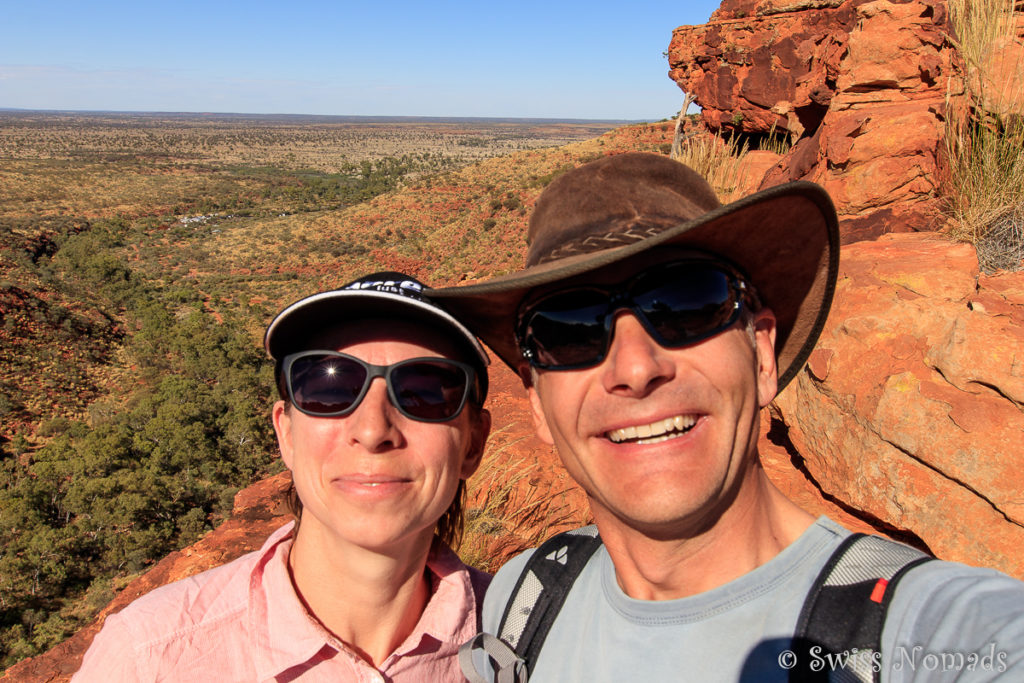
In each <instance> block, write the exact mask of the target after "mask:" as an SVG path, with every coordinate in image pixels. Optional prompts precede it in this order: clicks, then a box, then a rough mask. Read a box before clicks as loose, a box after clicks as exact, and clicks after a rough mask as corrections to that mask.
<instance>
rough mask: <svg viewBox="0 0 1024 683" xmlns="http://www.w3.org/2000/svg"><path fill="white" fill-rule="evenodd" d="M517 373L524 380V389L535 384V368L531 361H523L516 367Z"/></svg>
mask: <svg viewBox="0 0 1024 683" xmlns="http://www.w3.org/2000/svg"><path fill="white" fill-rule="evenodd" d="M516 374H518V375H519V379H520V380H521V381H522V383H523V388H524V389H529V388H530V387H532V386H533V370H532V368H531V367H530V364H529V363H527V362H526V361H523V362H521V363H520V364H519V367H518V368H516Z"/></svg>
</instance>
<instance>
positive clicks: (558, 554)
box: [544, 545, 569, 565]
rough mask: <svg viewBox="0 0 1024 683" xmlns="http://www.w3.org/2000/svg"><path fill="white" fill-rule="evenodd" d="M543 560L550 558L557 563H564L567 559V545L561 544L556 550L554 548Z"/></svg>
mask: <svg viewBox="0 0 1024 683" xmlns="http://www.w3.org/2000/svg"><path fill="white" fill-rule="evenodd" d="M544 559H545V560H551V561H553V562H557V563H558V564H563V565H564V564H565V563H566V562H567V561H568V559H569V546H567V545H563V546H562V547H561V548H559V549H558V550H555V551H554V552H552V553H551V554H550V555H548V556H547V557H545V558H544Z"/></svg>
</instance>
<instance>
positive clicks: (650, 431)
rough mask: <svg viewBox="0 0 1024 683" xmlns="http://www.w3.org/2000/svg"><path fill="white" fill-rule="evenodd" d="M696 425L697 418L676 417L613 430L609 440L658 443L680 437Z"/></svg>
mask: <svg viewBox="0 0 1024 683" xmlns="http://www.w3.org/2000/svg"><path fill="white" fill-rule="evenodd" d="M695 424H697V418H696V416H694V415H676V416H675V417H667V418H665V419H664V420H658V421H657V422H652V423H651V424H647V425H636V426H633V427H623V428H622V429H615V430H612V431H610V432H608V438H609V439H611V440H612V441H614V442H615V443H622V442H623V441H634V440H635V441H637V442H638V443H644V444H648V443H658V442H659V441H665V440H666V439H671V438H673V437H675V436H679V435H680V434H682V433H684V432H686V431H688V430H689V429H690V428H691V427H693V425H695Z"/></svg>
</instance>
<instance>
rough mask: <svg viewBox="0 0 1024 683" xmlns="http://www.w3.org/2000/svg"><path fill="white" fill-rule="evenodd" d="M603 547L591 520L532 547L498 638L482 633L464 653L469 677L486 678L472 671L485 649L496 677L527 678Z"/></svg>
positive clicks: (500, 679) (464, 669) (498, 678)
mask: <svg viewBox="0 0 1024 683" xmlns="http://www.w3.org/2000/svg"><path fill="white" fill-rule="evenodd" d="M600 546H601V537H600V536H598V534H597V527H596V526H593V525H591V526H587V527H583V528H581V529H573V530H572V531H566V532H564V533H561V534H557V535H556V536H552V537H551V538H549V539H548V540H547V541H545V542H544V543H542V544H541V545H540V547H538V548H537V549H536V550H535V551H534V552H533V554H532V555H531V556H530V558H529V559H528V560H527V561H526V564H525V565H524V566H523V570H522V572H521V573H520V574H519V579H518V580H517V581H516V585H515V588H514V589H513V590H512V594H511V595H510V596H509V598H508V601H507V602H506V603H505V611H504V613H503V614H502V615H501V623H500V624H499V626H498V637H497V638H495V637H494V636H491V635H489V634H479V635H478V636H477V637H476V638H474V639H473V640H471V641H469V642H468V643H466V644H465V645H463V646H462V648H461V650H460V652H459V655H460V663H462V668H463V673H464V674H466V677H467V678H468V679H469V680H470V681H474V682H475V681H478V680H483V679H481V678H480V677H479V675H476V677H473V676H470V674H469V672H468V671H467V668H468V667H470V666H471V665H470V662H471V654H472V650H473V649H483V650H484V652H485V653H486V654H487V656H488V657H489V658H490V662H491V666H492V668H493V669H494V670H495V674H496V675H495V680H497V681H499V682H500V681H505V680H508V681H517V682H518V681H525V680H526V676H528V675H529V672H530V671H532V670H533V665H534V663H535V662H536V660H537V656H538V654H539V653H540V649H541V647H542V646H543V645H544V639H545V638H546V637H547V635H548V631H550V630H551V625H552V624H553V623H554V621H555V617H557V616H558V612H559V610H561V609H562V604H563V603H564V602H565V598H566V596H568V595H569V591H570V590H572V586H573V584H574V583H575V581H576V577H578V576H579V574H580V572H581V571H583V567H585V566H586V564H587V562H588V561H589V560H590V558H591V556H592V555H593V554H594V551H596V550H597V549H598V548H599V547H600ZM463 652H465V654H463ZM473 673H474V674H476V671H475V669H473Z"/></svg>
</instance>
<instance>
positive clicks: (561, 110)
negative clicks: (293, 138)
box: [0, 0, 719, 120]
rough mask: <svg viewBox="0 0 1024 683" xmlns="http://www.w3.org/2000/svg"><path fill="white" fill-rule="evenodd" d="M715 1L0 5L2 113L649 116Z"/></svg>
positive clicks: (662, 105) (672, 103)
mask: <svg viewBox="0 0 1024 683" xmlns="http://www.w3.org/2000/svg"><path fill="white" fill-rule="evenodd" d="M718 4H719V3H718V1H717V0H695V1H693V2H676V3H670V2H653V1H650V0H633V2H630V3H628V5H627V3H609V2H602V1H600V0H591V1H589V2H580V1H576V0H572V1H569V2H558V1H557V0H549V1H548V2H532V1H526V2H517V1H515V0H511V1H509V0H505V1H503V2H486V0H485V1H483V2H472V3H470V2H445V1H444V0H437V1H436V2H422V3H419V2H417V3H414V2H398V1H391V2H388V1H385V0H364V2H359V3H352V2H341V1H339V2H327V1H324V0H307V1H305V2H285V1H282V2H264V1H262V0H250V1H249V2H217V1H216V0H207V1H206V2H195V1H193V0H179V1H178V2H174V3H170V2H164V1H163V0H156V1H152V2H146V1H145V0H132V1H131V2H127V1H117V2H113V1H104V0H96V1H93V2H87V1H85V0H80V1H78V2H74V1H70V0H47V1H46V2H31V1H28V0H0V17H2V19H0V107H15V108H23V109H70V110H97V109H101V110H116V111H186V112H243V113H257V114H270V113H280V114H336V115H346V114H348V115H366V116H374V115H379V116H385V115H386V116H499V117H507V116H512V117H540V118H588V119H640V120H657V119H661V118H664V117H667V116H670V115H672V114H673V113H675V112H676V111H678V109H679V107H680V106H681V105H682V100H683V95H682V93H681V91H680V90H679V88H678V87H677V86H676V85H675V83H673V82H672V81H671V80H670V79H669V78H668V75H667V74H668V63H667V61H666V59H665V57H664V56H663V55H662V53H663V52H664V51H665V50H666V49H667V48H668V44H669V41H670V40H671V37H672V29H674V28H675V27H676V26H680V25H683V24H702V23H705V22H706V21H707V20H708V18H709V17H710V15H711V12H712V11H714V10H715V9H716V8H717V7H718ZM627 7H628V9H627Z"/></svg>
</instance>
